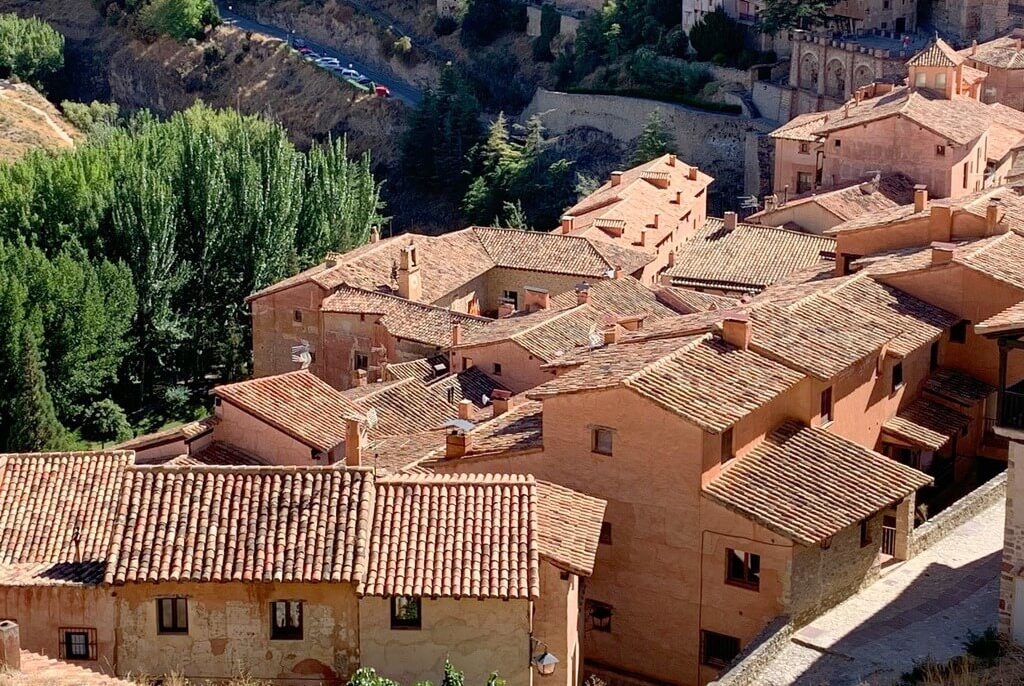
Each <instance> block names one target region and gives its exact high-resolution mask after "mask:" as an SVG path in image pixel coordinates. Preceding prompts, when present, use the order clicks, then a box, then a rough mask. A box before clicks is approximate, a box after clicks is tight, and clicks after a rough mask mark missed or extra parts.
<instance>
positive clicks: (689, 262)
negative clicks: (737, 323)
mask: <svg viewBox="0 0 1024 686" xmlns="http://www.w3.org/2000/svg"><path fill="white" fill-rule="evenodd" d="M834 252H835V241H834V240H833V239H831V238H829V237H826V236H818V235H814V234H807V233H801V232H798V231H790V230H788V229H780V228H777V227H773V226H762V225H760V224H745V223H737V224H736V228H735V229H733V230H732V231H728V230H726V228H725V223H724V222H723V220H721V219H718V218H715V217H708V219H707V221H705V222H704V226H703V227H702V228H701V229H700V231H698V232H697V234H696V235H694V236H693V238H692V239H690V240H689V241H687V242H686V243H683V244H682V245H680V246H679V247H678V248H677V249H676V264H675V266H674V267H670V268H669V269H668V270H667V271H666V272H665V276H667V277H668V278H670V279H671V283H672V285H673V286H683V287H698V288H720V289H725V290H731V291H754V292H757V291H761V290H762V289H764V288H765V287H767V286H769V285H771V284H772V283H774V282H775V281H778V280H779V279H781V278H783V277H785V276H786V275H788V274H790V273H792V272H794V271H797V270H799V269H803V268H805V267H808V266H810V265H812V264H816V263H818V262H821V261H822V260H823V259H826V258H825V257H823V253H825V254H826V255H827V254H832V253H834Z"/></svg>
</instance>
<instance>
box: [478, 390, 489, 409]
mask: <svg viewBox="0 0 1024 686" xmlns="http://www.w3.org/2000/svg"><path fill="white" fill-rule="evenodd" d="M489 402H491V398H490V396H488V395H487V394H486V393H484V394H483V395H481V396H480V404H481V405H482V406H484V407H487V403H489Z"/></svg>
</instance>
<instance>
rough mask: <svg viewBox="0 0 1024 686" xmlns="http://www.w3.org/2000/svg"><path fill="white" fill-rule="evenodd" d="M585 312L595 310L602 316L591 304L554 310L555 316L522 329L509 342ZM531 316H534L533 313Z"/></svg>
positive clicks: (510, 337) (509, 338)
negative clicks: (573, 314)
mask: <svg viewBox="0 0 1024 686" xmlns="http://www.w3.org/2000/svg"><path fill="white" fill-rule="evenodd" d="M584 310H593V311H594V313H595V314H600V313H598V312H597V310H595V309H594V308H593V307H591V306H590V304H589V303H583V304H576V305H573V306H572V307H567V308H565V309H564V310H554V312H553V314H552V315H551V316H550V317H548V318H547V319H544V320H542V321H539V322H537V323H536V324H533V325H532V326H529V327H527V328H525V329H522V330H520V331H516V332H515V333H513V334H512V335H511V336H509V337H508V340H510V341H514V340H515V339H516V338H518V337H519V336H523V335H525V334H528V333H531V332H533V331H536V330H537V329H539V328H540V327H542V326H547V325H548V324H550V323H552V322H555V321H558V320H559V319H561V318H562V317H565V316H566V315H568V314H571V313H573V312H577V311H578V312H582V311H584ZM531 314H533V313H531Z"/></svg>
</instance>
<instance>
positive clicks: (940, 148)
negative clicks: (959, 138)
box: [935, 145, 946, 157]
mask: <svg viewBox="0 0 1024 686" xmlns="http://www.w3.org/2000/svg"><path fill="white" fill-rule="evenodd" d="M935 154H936V155H938V156H939V157H945V155H946V146H945V145H936V146H935Z"/></svg>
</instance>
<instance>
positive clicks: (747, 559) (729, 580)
mask: <svg viewBox="0 0 1024 686" xmlns="http://www.w3.org/2000/svg"><path fill="white" fill-rule="evenodd" d="M734 555H735V556H737V557H738V556H739V555H743V577H742V578H737V577H735V576H733V574H732V560H733V556H734ZM751 558H757V578H756V579H753V580H751V577H753V576H754V572H752V571H751V568H752V566H753V565H751ZM725 583H726V584H728V585H729V586H737V587H739V588H745V589H747V590H749V591H760V590H761V555H760V554H758V553H749V552H747V551H746V550H739V549H738V548H726V549H725Z"/></svg>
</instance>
